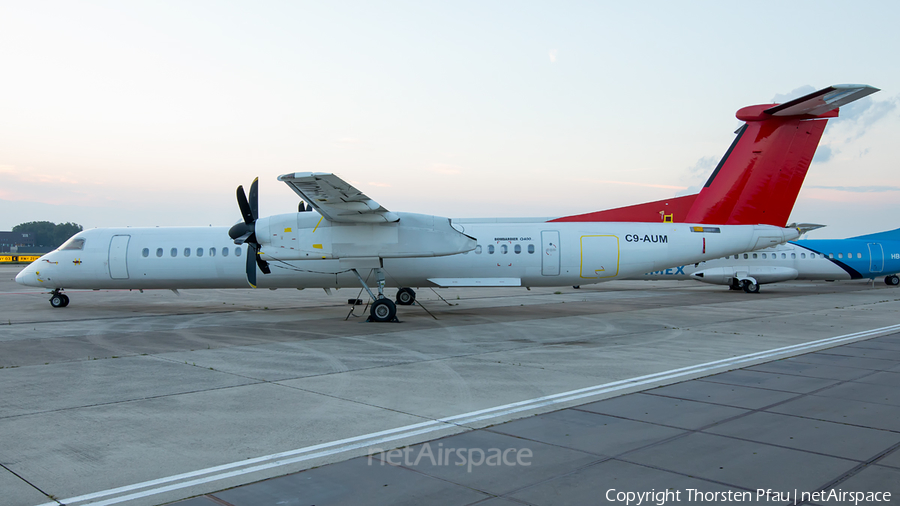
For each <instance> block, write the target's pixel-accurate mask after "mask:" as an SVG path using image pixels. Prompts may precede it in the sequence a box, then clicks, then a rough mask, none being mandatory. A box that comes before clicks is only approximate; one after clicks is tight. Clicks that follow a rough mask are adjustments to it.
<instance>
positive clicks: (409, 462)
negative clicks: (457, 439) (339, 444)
mask: <svg viewBox="0 0 900 506" xmlns="http://www.w3.org/2000/svg"><path fill="white" fill-rule="evenodd" d="M413 454H415V455H413ZM533 456H534V454H533V453H532V452H531V449H529V448H505V449H501V448H488V449H486V450H485V449H482V448H444V443H438V445H437V449H436V450H434V449H432V447H431V443H425V444H423V445H422V446H421V447H420V448H419V449H418V450H415V449H413V448H410V447H409V446H406V447H403V448H396V449H393V450H388V451H385V450H383V449H381V448H369V465H370V466H371V465H372V459H378V463H379V465H382V466H383V465H384V464H385V463H388V464H391V465H393V466H400V465H403V466H418V465H419V464H431V465H432V466H464V467H465V468H466V472H469V473H471V472H472V468H473V467H480V466H482V465H484V466H488V467H501V466H507V467H515V466H522V467H528V466H530V465H531V457H533Z"/></svg>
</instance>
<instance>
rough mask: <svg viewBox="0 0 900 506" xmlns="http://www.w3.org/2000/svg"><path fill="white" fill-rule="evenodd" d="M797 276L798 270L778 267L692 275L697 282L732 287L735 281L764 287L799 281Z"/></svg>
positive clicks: (724, 269)
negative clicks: (752, 281) (753, 283)
mask: <svg viewBox="0 0 900 506" xmlns="http://www.w3.org/2000/svg"><path fill="white" fill-rule="evenodd" d="M797 276H798V272H797V269H793V268H791V267H776V266H771V267H769V266H744V267H742V266H735V267H714V268H711V269H703V270H702V271H697V272H694V273H693V274H691V277H692V278H694V279H696V280H697V281H702V282H704V283H710V284H713V285H731V284H732V283H733V280H734V279H737V280H738V281H740V280H744V279H751V280H755V281H756V282H757V283H759V284H761V285H762V284H766V283H777V282H779V281H789V280H791V279H797Z"/></svg>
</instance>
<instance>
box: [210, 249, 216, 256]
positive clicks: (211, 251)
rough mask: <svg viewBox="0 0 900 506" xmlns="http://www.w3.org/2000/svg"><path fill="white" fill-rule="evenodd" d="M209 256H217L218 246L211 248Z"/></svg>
mask: <svg viewBox="0 0 900 506" xmlns="http://www.w3.org/2000/svg"><path fill="white" fill-rule="evenodd" d="M209 256H211V257H214V256H216V248H209Z"/></svg>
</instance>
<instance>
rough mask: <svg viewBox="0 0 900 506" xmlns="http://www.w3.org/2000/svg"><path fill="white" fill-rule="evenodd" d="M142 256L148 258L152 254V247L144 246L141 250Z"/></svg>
mask: <svg viewBox="0 0 900 506" xmlns="http://www.w3.org/2000/svg"><path fill="white" fill-rule="evenodd" d="M141 256H142V257H144V258H147V257H148V256H150V248H144V249H142V250H141Z"/></svg>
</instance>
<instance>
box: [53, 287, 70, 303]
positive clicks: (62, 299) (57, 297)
mask: <svg viewBox="0 0 900 506" xmlns="http://www.w3.org/2000/svg"><path fill="white" fill-rule="evenodd" d="M50 305H51V306H53V307H66V306H68V305H69V296H68V295H66V294H64V293H62V292H61V291H60V289H59V288H57V289H56V290H53V292H51V293H50Z"/></svg>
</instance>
